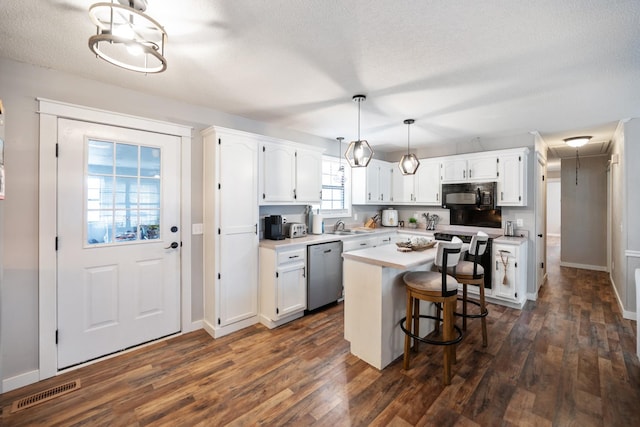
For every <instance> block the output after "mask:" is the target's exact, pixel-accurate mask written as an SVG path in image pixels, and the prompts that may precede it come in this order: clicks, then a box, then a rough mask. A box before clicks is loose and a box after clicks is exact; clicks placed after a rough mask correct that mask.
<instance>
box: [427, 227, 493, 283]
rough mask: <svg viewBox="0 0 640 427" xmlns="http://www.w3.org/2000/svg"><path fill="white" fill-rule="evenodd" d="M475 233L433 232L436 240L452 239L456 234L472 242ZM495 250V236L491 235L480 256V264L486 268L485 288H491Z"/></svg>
mask: <svg viewBox="0 0 640 427" xmlns="http://www.w3.org/2000/svg"><path fill="white" fill-rule="evenodd" d="M474 234H475V233H465V232H457V231H456V232H451V233H441V232H438V233H433V238H434V239H436V240H446V241H449V242H450V241H451V239H453V237H454V236H457V237H459V238H460V239H461V240H462V242H463V243H471V238H472V237H473V235H474ZM492 252H493V238H491V237H489V240H488V242H487V248H486V249H485V251H484V253H483V254H482V256H481V257H480V264H481V265H482V268H483V269H484V287H485V289H491V283H492V281H491V279H492V272H493V264H492V263H491V253H492Z"/></svg>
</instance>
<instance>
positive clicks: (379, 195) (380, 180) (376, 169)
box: [351, 159, 399, 205]
mask: <svg viewBox="0 0 640 427" xmlns="http://www.w3.org/2000/svg"><path fill="white" fill-rule="evenodd" d="M393 167H394V164H393V163H390V162H385V161H382V160H376V159H372V160H371V161H370V162H369V165H368V166H367V167H366V168H353V169H352V170H351V177H352V194H351V200H352V203H353V204H354V205H364V204H386V203H390V202H391V201H392V200H391V199H392V197H391V196H392V183H391V180H392V174H393V172H392V170H393ZM398 175H399V174H398Z"/></svg>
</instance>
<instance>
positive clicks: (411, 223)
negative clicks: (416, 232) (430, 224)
mask: <svg viewBox="0 0 640 427" xmlns="http://www.w3.org/2000/svg"><path fill="white" fill-rule="evenodd" d="M417 227H418V220H417V219H415V218H414V217H411V218H409V228H417Z"/></svg>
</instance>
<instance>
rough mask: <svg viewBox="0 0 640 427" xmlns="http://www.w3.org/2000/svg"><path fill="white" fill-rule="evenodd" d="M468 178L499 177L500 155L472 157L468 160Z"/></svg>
mask: <svg viewBox="0 0 640 427" xmlns="http://www.w3.org/2000/svg"><path fill="white" fill-rule="evenodd" d="M467 178H469V179H471V180H474V181H477V180H481V179H486V180H491V181H495V180H496V179H497V178H498V156H489V157H471V158H469V159H468V160H467Z"/></svg>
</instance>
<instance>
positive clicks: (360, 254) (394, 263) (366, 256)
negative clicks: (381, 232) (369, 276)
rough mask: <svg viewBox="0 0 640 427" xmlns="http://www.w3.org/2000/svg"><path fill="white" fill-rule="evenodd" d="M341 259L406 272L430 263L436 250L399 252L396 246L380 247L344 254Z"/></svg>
mask: <svg viewBox="0 0 640 427" xmlns="http://www.w3.org/2000/svg"><path fill="white" fill-rule="evenodd" d="M342 257H343V258H344V259H352V260H355V261H360V262H363V263H366V264H373V265H379V266H381V267H391V268H396V269H398V270H407V269H411V268H414V267H417V266H419V265H421V264H427V263H432V262H433V261H434V260H435V257H436V249H435V247H434V248H430V249H426V250H424V251H412V252H400V251H398V247H397V246H396V245H382V246H378V247H375V248H365V249H358V250H355V251H350V252H344V253H343V254H342Z"/></svg>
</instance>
